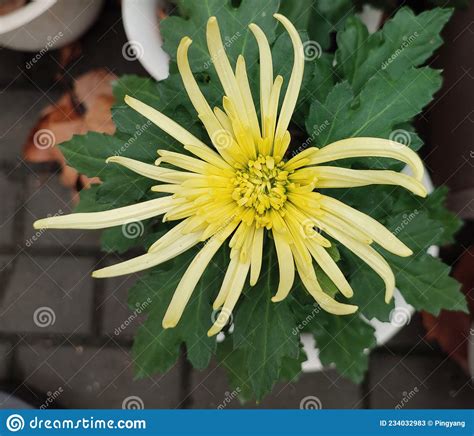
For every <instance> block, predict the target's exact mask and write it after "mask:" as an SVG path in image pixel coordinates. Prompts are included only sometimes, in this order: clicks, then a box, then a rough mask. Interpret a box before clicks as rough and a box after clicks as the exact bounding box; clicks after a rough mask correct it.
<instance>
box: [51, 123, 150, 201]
mask: <svg viewBox="0 0 474 436" xmlns="http://www.w3.org/2000/svg"><path fill="white" fill-rule="evenodd" d="M60 148H61V151H62V152H63V154H64V156H65V157H66V161H67V162H68V164H69V165H70V166H72V167H73V168H75V169H76V170H77V171H79V172H80V173H82V174H85V175H86V176H88V177H99V178H100V179H101V180H102V182H103V183H102V184H101V185H99V186H98V188H96V190H95V193H96V200H97V202H99V203H106V204H108V205H110V206H114V207H119V206H124V205H127V204H130V203H133V202H135V201H138V200H140V199H142V198H143V197H144V196H145V194H146V193H147V192H148V191H149V189H150V187H151V186H153V184H154V182H153V181H152V180H148V179H146V178H145V177H143V176H140V175H138V174H135V173H133V172H131V171H130V170H127V169H126V168H124V167H121V166H119V165H116V164H106V162H105V161H106V159H107V158H108V157H110V156H114V155H122V156H125V157H129V158H131V159H137V160H141V161H146V160H147V156H149V153H150V151H149V150H148V149H146V148H142V147H128V146H127V142H126V141H124V139H123V138H122V137H120V136H118V135H116V136H109V135H105V134H103V133H96V132H89V133H87V134H85V135H80V136H79V135H75V136H73V138H72V139H71V140H70V141H67V142H65V143H63V144H61V145H60Z"/></svg>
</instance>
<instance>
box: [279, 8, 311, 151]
mask: <svg viewBox="0 0 474 436" xmlns="http://www.w3.org/2000/svg"><path fill="white" fill-rule="evenodd" d="M273 16H274V17H275V18H276V19H277V20H278V21H280V23H281V24H283V26H284V27H285V29H286V31H287V32H288V34H289V35H290V38H291V42H292V44H293V51H294V61H293V70H292V71H291V76H290V81H289V82H288V88H287V90H286V94H285V98H284V99H283V103H282V106H281V109H280V116H279V118H278V124H277V129H276V133H275V155H277V156H283V155H284V154H285V151H286V150H285V149H284V148H283V146H282V139H283V136H284V134H285V132H286V131H287V129H288V125H289V124H290V120H291V117H292V116H293V112H294V110H295V106H296V102H297V101H298V95H299V92H300V88H301V83H302V81H303V73H304V49H303V43H302V42H301V38H300V35H299V34H298V31H297V30H296V29H295V26H293V24H292V23H291V21H290V20H288V18H286V17H284V16H283V15H281V14H275V15H273Z"/></svg>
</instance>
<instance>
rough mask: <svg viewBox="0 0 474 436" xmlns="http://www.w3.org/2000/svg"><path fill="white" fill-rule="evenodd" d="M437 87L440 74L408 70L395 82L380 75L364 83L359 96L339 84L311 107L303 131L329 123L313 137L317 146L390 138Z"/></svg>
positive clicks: (378, 162)
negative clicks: (363, 138) (335, 142)
mask: <svg viewBox="0 0 474 436" xmlns="http://www.w3.org/2000/svg"><path fill="white" fill-rule="evenodd" d="M440 85H441V78H440V73H439V71H435V70H432V69H430V68H418V69H411V70H407V71H405V73H404V74H403V75H402V76H401V77H400V78H398V79H393V78H391V77H390V76H389V75H388V73H386V72H382V73H380V74H378V75H377V76H375V77H373V78H372V79H371V80H369V81H368V82H367V84H366V85H365V86H364V87H363V89H362V90H361V92H360V95H359V96H358V97H354V94H353V92H352V89H351V87H350V85H349V83H348V82H342V83H339V84H337V85H336V86H335V87H334V88H333V90H332V91H331V92H330V93H329V95H328V97H327V99H326V101H325V102H324V103H320V102H318V101H315V102H314V103H313V104H312V105H311V110H310V113H309V116H308V119H307V122H306V128H307V130H308V132H310V131H311V129H312V126H314V125H323V124H327V123H328V122H329V127H328V128H327V129H325V130H324V131H322V132H321V134H320V135H318V136H316V137H315V139H314V145H316V146H324V145H327V144H329V143H331V142H334V141H337V140H339V139H344V138H350V137H355V136H374V137H381V138H389V137H390V134H391V132H392V131H393V129H394V126H395V125H398V124H400V123H402V122H405V121H408V120H410V119H411V118H413V117H414V116H415V115H417V114H418V113H419V112H420V111H421V110H422V109H423V107H424V106H425V105H426V104H428V103H429V102H430V101H431V99H432V97H433V94H434V93H435V92H436V91H437V90H438V88H439V87H440ZM367 161H368V160H367V159H364V160H363V162H367ZM384 161H385V160H382V159H372V160H370V162H372V165H370V166H372V167H379V166H382V165H384V164H383V162H384Z"/></svg>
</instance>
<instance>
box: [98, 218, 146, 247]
mask: <svg viewBox="0 0 474 436" xmlns="http://www.w3.org/2000/svg"><path fill="white" fill-rule="evenodd" d="M150 227H151V223H150V220H146V221H132V222H130V223H127V224H124V225H122V226H118V227H112V228H110V229H106V230H104V231H103V232H102V236H101V239H100V242H101V245H102V250H103V251H105V252H108V253H112V252H116V253H125V252H126V251H127V250H130V249H131V248H133V247H136V246H139V245H144V241H143V236H144V234H145V233H147V232H148V230H149V228H150Z"/></svg>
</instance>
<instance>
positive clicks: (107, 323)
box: [0, 2, 474, 408]
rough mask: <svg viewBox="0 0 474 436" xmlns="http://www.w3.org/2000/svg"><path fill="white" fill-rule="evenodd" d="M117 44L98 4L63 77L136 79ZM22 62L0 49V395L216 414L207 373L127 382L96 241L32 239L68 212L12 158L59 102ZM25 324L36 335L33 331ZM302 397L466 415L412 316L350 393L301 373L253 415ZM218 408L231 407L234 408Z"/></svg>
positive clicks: (465, 401) (121, 293)
mask: <svg viewBox="0 0 474 436" xmlns="http://www.w3.org/2000/svg"><path fill="white" fill-rule="evenodd" d="M124 42H125V35H124V33H123V28H122V23H121V20H120V11H119V9H118V8H117V7H116V3H115V2H110V3H109V4H108V5H107V9H106V10H105V11H104V12H103V13H102V15H101V17H100V20H99V22H98V23H97V24H96V25H95V26H94V27H93V28H92V29H91V30H90V31H89V32H88V34H87V35H86V36H85V37H84V38H83V40H82V43H83V53H82V56H81V58H80V59H79V61H78V62H77V63H75V64H74V66H73V67H72V68H71V70H70V71H68V74H70V75H71V76H72V77H73V76H75V75H78V74H80V73H83V72H85V71H88V70H89V69H90V68H95V67H106V68H109V69H110V70H111V71H113V72H115V73H116V74H122V73H131V72H134V73H137V74H144V72H143V69H142V68H141V66H140V65H139V64H138V63H137V62H128V61H126V60H124V59H123V58H122V56H121V47H122V44H123V43H124ZM29 56H30V55H28V54H21V53H16V52H12V51H9V50H5V49H0V63H1V65H2V68H1V69H0V107H2V115H1V117H0V133H1V134H0V150H1V153H0V198H1V199H2V207H1V209H0V388H1V389H4V390H7V391H8V392H11V393H15V394H16V395H18V396H20V397H22V398H24V399H26V400H28V401H29V402H30V403H32V404H34V405H35V406H37V407H39V406H40V405H41V404H45V402H47V401H48V398H49V399H50V401H49V402H48V403H47V404H48V405H50V407H74V408H90V407H97V408H120V407H122V403H123V401H124V400H126V399H128V400H129V401H134V399H135V400H136V398H135V397H138V398H139V401H141V402H143V404H144V407H149V408H177V407H193V408H212V407H217V406H218V405H219V404H220V403H222V402H223V401H224V400H225V398H226V397H228V396H229V395H230V394H231V393H229V388H228V386H227V383H226V380H225V375H224V374H223V371H222V370H221V369H220V368H217V367H215V366H211V367H210V368H209V369H208V370H206V371H203V372H200V371H194V370H192V369H191V368H190V367H189V365H188V364H187V363H186V362H184V361H183V359H180V361H179V362H178V363H177V365H176V366H175V367H174V368H173V369H172V370H171V371H170V372H169V373H167V374H164V375H157V376H155V377H154V378H153V379H151V380H142V381H134V378H133V373H132V362H131V356H130V346H131V338H132V332H133V330H134V329H135V328H136V326H137V324H138V322H137V321H135V324H134V325H132V326H130V327H129V328H128V329H127V330H126V331H125V332H123V333H121V334H120V335H116V334H115V333H114V331H115V329H116V328H117V327H118V326H119V325H120V324H122V323H123V321H124V320H125V319H127V317H128V316H129V315H130V314H131V312H130V310H129V309H128V308H127V306H126V291H127V288H128V287H129V286H130V284H131V283H132V282H133V280H134V278H117V279H112V280H106V281H94V280H92V279H91V277H90V275H89V273H90V271H91V270H92V269H93V268H94V267H95V266H96V265H97V264H98V263H99V262H100V263H101V264H106V263H108V262H111V256H109V257H104V254H103V253H101V252H100V249H99V243H98V234H97V233H87V232H82V231H54V232H42V233H40V234H37V232H36V231H34V230H33V229H32V227H31V224H32V222H33V221H34V219H36V218H37V217H40V216H45V215H46V214H47V213H55V212H56V211H59V210H62V211H63V212H67V211H69V210H70V208H71V202H70V199H69V194H68V192H67V190H66V189H64V188H63V187H61V186H60V184H59V183H58V179H57V174H55V171H54V168H49V167H47V166H46V167H45V166H44V165H43V166H37V165H31V164H26V163H25V162H23V161H22V159H21V146H22V144H23V142H24V140H25V139H26V137H27V135H28V132H29V130H30V128H31V127H32V126H33V125H34V123H35V121H36V119H37V117H38V114H39V111H40V110H41V109H42V108H43V107H44V106H45V105H46V104H48V103H50V102H52V101H54V100H55V98H57V96H58V95H59V94H60V93H61V92H62V89H61V87H60V85H59V84H58V83H55V82H54V77H55V72H56V70H57V68H58V66H57V61H55V59H54V53H48V54H47V55H46V56H44V57H43V58H42V59H41V61H40V63H39V64H38V65H36V66H35V67H34V68H32V69H31V70H30V71H28V72H25V71H23V68H22V65H24V62H25V61H26V60H27V59H28V58H29ZM113 257H114V256H112V258H113ZM40 309H42V311H40ZM48 310H49V311H48ZM51 311H52V313H53V314H54V315H53V317H54V322H51V316H52V315H51ZM35 313H36V316H37V318H38V317H39V316H41V318H38V319H40V323H41V322H43V323H44V324H48V325H47V326H45V327H40V326H38V325H37V324H35V322H34V317H35ZM48 317H49V318H48ZM41 320H43V321H41ZM415 388H416V390H417V391H416V392H415V393H414V394H413V392H414V390H415ZM306 396H316V397H318V398H319V399H320V401H321V403H322V407H324V408H338V407H340V408H368V407H387V408H392V407H395V406H396V405H397V404H398V403H400V402H402V403H403V398H405V397H407V398H408V397H410V398H409V401H407V402H406V404H404V407H408V408H412V407H434V408H437V407H447V408H451V407H472V406H473V405H474V401H473V399H474V395H473V391H472V385H471V384H470V383H469V380H468V377H467V376H466V375H464V374H463V373H462V371H461V370H460V369H459V368H458V367H457V366H456V365H455V364H454V363H452V362H450V361H449V360H448V359H447V357H446V356H445V355H443V354H442V353H441V352H440V351H439V350H438V349H437V348H436V347H434V346H433V345H432V344H428V343H426V342H425V341H424V340H423V331H422V328H421V325H420V322H419V318H418V317H414V319H413V320H412V322H411V323H410V325H409V326H407V327H406V328H405V329H404V330H403V331H402V332H401V333H400V334H399V335H398V336H397V337H396V338H394V339H393V340H392V341H391V342H390V344H388V345H387V346H384V347H382V348H381V349H379V350H377V351H375V352H374V353H373V355H372V356H371V361H370V371H369V373H368V375H367V377H366V380H365V381H364V383H363V384H362V385H361V386H356V385H354V384H352V383H350V382H348V381H347V380H344V379H343V378H341V377H340V376H338V375H337V374H336V373H335V372H334V371H332V370H329V371H326V372H324V373H318V374H305V375H303V376H302V377H301V379H300V380H299V381H298V382H296V383H290V384H282V385H279V386H277V387H276V388H275V389H274V392H273V393H272V395H270V396H269V397H268V398H267V399H265V400H264V401H263V402H262V404H260V405H259V407H268V408H297V407H299V403H300V401H301V400H302V398H304V397H306ZM130 398H131V399H130ZM0 407H2V405H1V404H0ZM227 407H232V408H233V407H239V404H238V401H237V400H233V401H230V402H229V405H228V406H227ZM250 407H255V405H250Z"/></svg>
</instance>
